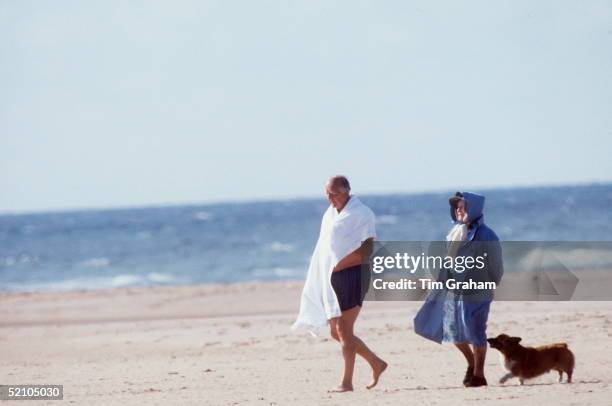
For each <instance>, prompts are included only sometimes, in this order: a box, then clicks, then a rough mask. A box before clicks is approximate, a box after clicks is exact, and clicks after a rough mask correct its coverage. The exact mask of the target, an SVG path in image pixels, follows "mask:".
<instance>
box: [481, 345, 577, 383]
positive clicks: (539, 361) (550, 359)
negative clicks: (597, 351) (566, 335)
mask: <svg viewBox="0 0 612 406" xmlns="http://www.w3.org/2000/svg"><path fill="white" fill-rule="evenodd" d="M521 340H522V339H521V337H510V336H509V335H507V334H500V335H498V336H497V337H495V338H487V341H488V342H489V345H490V346H491V348H495V349H496V350H498V351H499V352H501V353H502V355H503V364H504V367H505V368H506V370H507V371H508V373H507V374H506V375H504V376H503V377H502V378H501V379H500V380H499V383H504V382H506V381H507V380H508V379H510V378H514V377H518V378H519V382H520V384H521V385H522V384H523V382H524V380H525V379H531V378H535V377H537V376H540V375H542V374H544V373H546V372H550V371H551V370H555V371H557V372H559V382H561V380H562V378H563V373H564V372H565V373H566V374H567V383H571V382H572V373H573V372H574V354H573V353H572V352H571V351H570V349H569V348H568V347H567V344H566V343H557V344H550V345H544V346H541V347H523V346H522V345H521V344H519V343H520V342H521Z"/></svg>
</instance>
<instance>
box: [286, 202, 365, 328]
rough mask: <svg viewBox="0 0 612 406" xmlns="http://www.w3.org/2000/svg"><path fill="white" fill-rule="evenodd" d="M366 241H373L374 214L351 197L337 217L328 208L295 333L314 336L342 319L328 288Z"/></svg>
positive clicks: (331, 292) (333, 209) (308, 276)
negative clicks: (341, 264)
mask: <svg viewBox="0 0 612 406" xmlns="http://www.w3.org/2000/svg"><path fill="white" fill-rule="evenodd" d="M368 238H376V227H375V217H374V213H373V212H372V210H370V208H369V207H367V206H366V205H364V204H363V203H361V201H360V200H359V199H357V198H356V197H355V196H351V198H350V199H349V201H348V202H347V204H346V206H344V208H343V209H342V211H341V212H340V213H338V211H337V210H336V209H335V208H334V207H333V206H331V205H330V206H329V207H328V208H327V211H326V212H325V214H324V215H323V221H322V222H321V232H320V234H319V240H318V241H317V245H316V247H315V249H314V252H313V254H312V258H311V260H310V266H309V267H308V274H307V276H306V282H305V284H304V289H303V290H302V299H301V302H300V313H299V315H298V317H297V320H296V321H295V323H294V324H293V327H292V328H293V329H294V330H295V329H298V328H306V329H307V330H309V331H310V333H311V334H313V335H317V333H318V332H319V330H320V329H321V328H322V327H325V326H326V325H327V322H328V320H329V319H332V318H334V317H339V316H340V315H341V311H340V305H339V303H338V298H337V297H336V293H335V292H334V289H333V288H332V285H331V273H332V270H333V269H334V267H335V266H336V265H337V264H338V262H340V260H342V259H343V258H344V257H346V256H347V255H348V254H350V253H351V252H353V251H355V250H356V249H357V248H359V247H360V246H361V244H362V243H363V241H365V240H367V239H368Z"/></svg>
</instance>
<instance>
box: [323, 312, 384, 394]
mask: <svg viewBox="0 0 612 406" xmlns="http://www.w3.org/2000/svg"><path fill="white" fill-rule="evenodd" d="M360 311H361V307H360V306H356V307H353V308H352V309H349V310H347V311H344V312H342V316H341V317H339V318H336V319H332V320H331V321H330V322H331V323H330V324H331V329H332V331H331V333H332V337H333V338H334V339H335V340H337V341H339V342H340V344H341V345H342V355H343V356H344V377H343V379H342V384H341V385H340V386H339V387H338V388H337V389H335V390H334V391H338V392H345V391H347V390H352V387H353V386H352V381H353V370H354V366H355V354H356V353H357V354H359V355H360V356H362V357H363V358H364V359H365V360H366V362H367V363H368V364H370V367H371V368H372V376H373V380H372V383H370V385H368V386H367V388H368V389H371V388H373V387H374V386H376V384H377V383H378V378H379V377H380V375H381V374H382V373H383V371H384V370H385V369H386V368H387V363H386V362H385V361H383V360H382V359H380V358H379V357H378V356H377V355H376V354H374V353H373V352H372V351H371V350H370V349H369V348H368V347H367V346H366V344H365V343H364V342H363V341H362V340H361V339H360V338H359V337H357V336H355V334H354V332H353V329H354V325H355V321H356V320H357V316H359V312H360ZM334 328H335V331H334ZM349 388H350V389H349Z"/></svg>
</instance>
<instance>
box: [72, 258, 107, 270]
mask: <svg viewBox="0 0 612 406" xmlns="http://www.w3.org/2000/svg"><path fill="white" fill-rule="evenodd" d="M79 265H82V266H84V267H86V268H106V267H107V266H109V265H110V259H108V258H106V257H97V258H90V259H87V260H85V261H83V262H81V263H79Z"/></svg>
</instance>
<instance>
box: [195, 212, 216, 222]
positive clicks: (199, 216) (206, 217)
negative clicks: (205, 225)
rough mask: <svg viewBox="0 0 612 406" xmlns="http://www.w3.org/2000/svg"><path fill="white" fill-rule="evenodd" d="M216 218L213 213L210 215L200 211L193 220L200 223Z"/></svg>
mask: <svg viewBox="0 0 612 406" xmlns="http://www.w3.org/2000/svg"><path fill="white" fill-rule="evenodd" d="M214 217H215V216H214V215H213V214H212V213H208V212H206V211H199V212H197V213H195V214H194V215H193V218H195V219H196V220H200V221H210V220H212V219H213V218H214Z"/></svg>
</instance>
